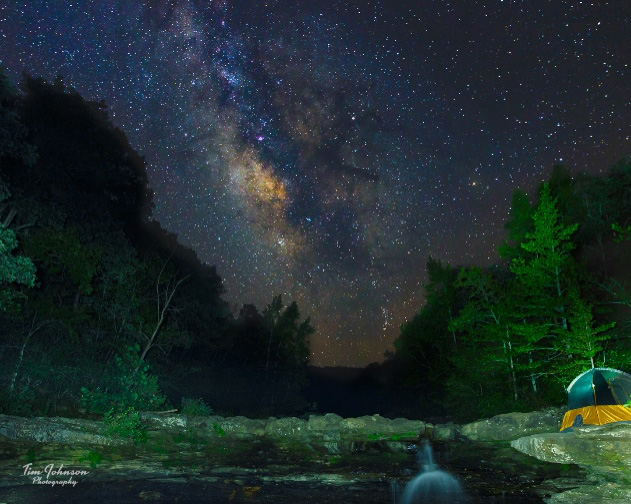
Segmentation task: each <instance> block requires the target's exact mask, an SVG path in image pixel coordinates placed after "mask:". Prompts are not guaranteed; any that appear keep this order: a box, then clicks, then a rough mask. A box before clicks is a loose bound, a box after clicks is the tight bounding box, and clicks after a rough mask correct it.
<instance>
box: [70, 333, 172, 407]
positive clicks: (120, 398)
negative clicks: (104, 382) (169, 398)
mask: <svg viewBox="0 0 631 504" xmlns="http://www.w3.org/2000/svg"><path fill="white" fill-rule="evenodd" d="M139 351H140V347H139V345H132V346H129V347H127V352H126V353H125V354H124V355H123V356H122V357H120V356H116V357H115V359H114V368H113V369H112V373H111V380H110V383H109V386H108V387H106V388H105V389H101V388H97V389H96V390H88V389H87V388H85V387H84V388H82V389H81V393H82V397H81V402H82V404H83V406H84V407H85V408H86V409H87V410H88V411H91V412H96V413H105V412H108V411H114V412H116V413H120V412H126V411H128V410H130V409H132V410H138V411H143V410H157V409H160V408H161V407H162V406H164V404H165V402H166V397H165V396H164V395H162V393H161V392H160V388H159V386H158V378H157V377H156V376H154V375H151V374H150V373H149V368H150V366H149V363H147V362H145V361H142V360H140V357H139V356H138V352H139Z"/></svg>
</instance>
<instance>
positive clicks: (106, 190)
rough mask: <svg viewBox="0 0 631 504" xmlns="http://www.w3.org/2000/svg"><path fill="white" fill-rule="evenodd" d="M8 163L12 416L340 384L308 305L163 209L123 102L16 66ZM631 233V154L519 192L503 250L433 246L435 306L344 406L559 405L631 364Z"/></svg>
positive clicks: (303, 400)
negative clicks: (322, 369) (460, 258)
mask: <svg viewBox="0 0 631 504" xmlns="http://www.w3.org/2000/svg"><path fill="white" fill-rule="evenodd" d="M0 168H1V170H0V177H1V178H0V327H2V331H1V333H0V363H1V366H0V413H10V414H19V415H60V414H63V415H99V416H103V415H105V418H106V419H109V421H110V422H113V423H116V422H121V421H124V420H126V419H127V420H129V419H132V420H133V419H134V418H135V417H134V415H137V412H138V411H139V410H161V409H169V408H174V409H175V408H177V409H186V408H187V407H188V408H189V411H201V412H209V411H211V408H215V411H216V412H217V413H221V414H226V415H229V414H246V415H249V416H265V415H271V414H275V415H286V414H306V413H307V412H308V411H309V409H310V408H311V409H312V410H313V409H315V408H317V406H316V405H315V404H314V401H315V399H316V398H320V399H319V400H320V402H321V403H322V401H325V400H327V397H330V396H331V393H332V391H333V388H334V387H335V383H336V382H335V380H334V379H333V380H332V379H331V378H330V376H328V375H327V377H325V378H322V376H321V375H318V373H314V372H313V370H311V371H309V368H308V364H309V337H310V335H311V334H312V333H313V331H314V328H313V326H312V325H311V322H310V319H309V318H303V316H302V315H301V313H300V310H299V308H298V306H297V305H296V303H295V302H290V303H289V304H285V300H283V299H282V298H281V297H280V296H274V295H273V293H270V303H269V304H268V305H267V306H265V307H263V308H257V307H255V306H252V305H244V306H242V307H241V308H240V309H231V307H230V303H229V302H228V301H227V300H225V299H224V297H223V296H224V294H225V293H224V288H223V285H222V279H221V277H220V276H219V274H218V273H217V271H216V270H215V268H214V267H211V266H208V265H206V264H204V263H202V262H201V261H200V260H199V258H198V257H197V256H196V254H195V252H194V251H192V250H190V249H188V248H186V247H185V246H183V245H182V244H180V243H179V242H178V240H177V237H176V236H175V235H173V234H172V233H169V232H168V231H166V230H164V229H163V228H162V227H161V226H160V224H159V223H157V222H156V221H154V220H152V208H153V195H152V192H151V189H150V188H149V185H148V179H147V174H146V169H145V168H146V167H145V161H144V159H143V158H142V156H140V155H139V154H138V153H137V152H135V151H134V149H133V148H132V147H131V146H130V144H129V141H128V139H127V137H126V136H125V134H124V133H123V132H122V131H120V130H119V129H118V128H116V127H115V126H114V125H113V124H112V122H111V120H110V118H109V116H108V113H107V109H106V106H105V104H104V103H102V102H94V101H88V100H85V99H84V98H82V97H81V96H80V95H79V94H78V93H77V92H76V91H74V90H72V89H69V88H67V87H66V86H65V85H64V83H63V82H62V80H61V79H57V80H56V81H55V82H52V83H51V82H47V81H45V80H43V79H39V78H33V77H30V76H24V78H23V80H22V82H21V84H20V89H19V90H17V89H15V88H14V87H13V86H12V85H11V84H10V82H9V80H8V79H7V78H6V77H5V76H4V75H0ZM630 236H631V160H629V159H625V160H622V161H620V162H619V163H617V164H616V165H615V166H613V167H612V168H611V171H610V172H609V174H608V175H607V176H602V177H599V176H593V175H579V176H575V177H573V176H571V174H570V171H569V170H568V169H567V168H565V167H563V166H555V167H554V169H553V171H552V173H551V176H550V179H549V180H548V181H547V182H545V183H542V184H541V186H540V187H539V188H538V190H537V193H536V195H535V196H534V197H532V198H529V197H528V196H527V195H526V194H525V193H524V192H522V191H519V190H517V191H515V193H514V194H513V200H512V207H511V214H510V218H509V221H508V222H507V223H506V241H505V243H504V244H503V245H502V246H501V247H500V248H499V251H498V252H499V257H500V258H501V259H500V260H499V261H498V263H497V264H495V265H493V266H491V267H478V266H467V267H459V266H458V265H449V264H444V263H443V262H441V261H440V260H439V259H438V258H429V260H428V262H427V278H428V279H429V280H428V283H427V285H426V286H425V304H424V306H422V307H421V308H420V310H419V311H418V312H417V314H416V315H415V316H414V317H413V318H412V319H411V320H409V321H407V322H406V323H404V324H403V325H402V327H401V332H400V335H399V337H398V338H397V339H396V341H395V345H394V346H395V350H394V352H387V353H386V360H385V361H384V363H382V364H376V363H375V364H372V365H370V366H369V367H368V368H366V369H365V370H363V371H362V372H359V373H355V374H353V373H351V375H352V379H351V378H349V380H351V381H352V380H354V382H353V385H352V387H351V388H350V389H349V390H350V392H349V395H348V396H346V397H343V394H342V395H340V398H339V400H338V404H346V406H347V409H348V411H352V412H353V414H361V413H362V412H363V414H372V413H375V412H381V413H382V414H386V415H391V416H394V415H401V416H419V415H425V416H427V415H429V414H430V413H431V414H439V413H441V414H448V415H450V416H451V417H453V418H455V419H458V420H464V419H472V418H475V417H479V416H485V415H491V414H495V413H500V412H504V411H510V410H525V409H532V408H536V407H541V406H545V405H550V404H559V403H561V402H563V401H564V400H565V398H566V395H565V387H566V386H567V385H568V383H569V382H570V381H571V379H572V378H573V377H574V376H575V375H576V374H578V373H580V372H581V371H584V370H585V369H588V368H590V367H592V366H603V365H604V366H611V367H618V368H620V369H623V370H627V371H631V364H629V363H628V362H629V357H630V356H631V338H629V337H628V335H629V331H630V330H631V277H630V273H631V271H630V268H631V265H629V261H628V260H627V258H628V257H631V240H629V237H630ZM308 373H310V374H311V376H312V378H313V379H314V380H316V381H317V380H320V385H322V387H324V388H322V387H321V388H320V389H318V387H317V386H314V384H312V385H311V389H309V388H306V386H307V384H308V380H307V376H308ZM333 374H335V373H333ZM338 375H339V373H338ZM351 375H349V376H351ZM327 380H328V381H327ZM340 383H341V382H340ZM323 384H324V385H323ZM340 386H344V384H343V383H341V385H340ZM353 387H354V388H353ZM362 387H363V388H362ZM327 389H328V391H329V392H327ZM360 389H361V393H359V392H358V391H359V390H360ZM375 391H377V392H378V393H377V392H375ZM334 395H335V394H334ZM350 396H355V398H357V397H360V396H361V398H362V399H361V400H362V401H364V402H363V403H362V405H361V407H359V408H356V409H355V410H353V409H352V408H351V407H350V406H349V404H348V401H347V399H348V397H350ZM415 398H416V399H415ZM321 406H322V404H321ZM326 407H327V409H328V410H333V409H334V408H335V406H334V404H327V405H326ZM356 410H357V411H356ZM321 412H324V413H325V412H327V411H321Z"/></svg>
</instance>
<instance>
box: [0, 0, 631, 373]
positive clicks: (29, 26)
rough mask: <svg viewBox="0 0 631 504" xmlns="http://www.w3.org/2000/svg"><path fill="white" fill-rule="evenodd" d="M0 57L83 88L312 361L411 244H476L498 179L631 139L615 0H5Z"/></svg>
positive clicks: (394, 313)
mask: <svg viewBox="0 0 631 504" xmlns="http://www.w3.org/2000/svg"><path fill="white" fill-rule="evenodd" d="M2 5H3V6H2V7H0V35H1V38H0V42H1V44H2V45H1V46H0V60H1V61H2V64H3V66H4V67H5V69H6V71H7V72H8V74H9V75H10V76H11V78H12V79H14V80H15V81H16V82H17V81H18V80H19V77H20V74H21V73H22V71H27V72H29V73H31V74H34V75H42V76H44V77H46V78H54V77H55V76H56V75H57V74H61V75H62V76H63V77H64V80H65V82H66V83H67V84H69V85H71V86H72V87H74V88H76V89H77V90H78V91H79V92H81V93H82V94H83V95H84V96H85V97H87V98H90V99H103V100H105V101H106V103H107V104H108V105H109V107H110V113H111V115H112V117H113V119H114V121H115V123H116V124H117V125H119V126H120V127H121V128H122V129H124V131H125V132H126V133H127V134H128V136H129V138H130V140H131V142H132V144H133V145H134V146H135V148H136V149H137V150H138V151H139V152H141V153H142V154H144V155H145V156H146V159H147V163H148V172H149V177H150V181H151V185H152V187H153V188H154V191H155V199H156V209H155V211H154V217H155V218H156V219H157V220H159V221H160V222H161V223H162V224H163V225H164V226H165V227H166V228H167V229H169V230H171V231H173V232H175V233H177V234H178V236H179V237H180V240H181V241H182V242H183V243H184V244H186V245H187V246H190V247H192V248H193V249H194V250H195V251H196V252H197V253H198V255H199V256H200V258H201V259H202V260H204V261H206V262H208V263H210V264H214V265H216V266H217V268H218V271H219V273H220V274H221V276H222V277H223V278H224V283H225V286H226V288H227V294H226V296H225V297H226V299H227V300H228V301H230V302H231V303H232V304H234V305H236V306H239V305H240V304H242V303H254V304H256V305H257V306H259V307H263V306H265V305H266V304H267V303H269V302H270V301H271V299H272V297H273V295H275V294H282V295H283V297H284V299H285V300H286V301H289V300H292V299H296V300H297V301H298V304H299V307H300V309H301V312H302V314H303V315H311V316H312V320H313V322H314V325H315V326H316V328H317V333H316V334H315V335H314V336H313V337H312V343H311V344H312V352H313V355H312V361H313V362H314V363H316V364H338V365H339V364H347V365H363V364H366V363H368V362H370V361H374V360H380V359H381V358H382V356H383V352H384V351H385V350H386V349H387V348H388V347H389V346H390V345H391V343H392V341H393V339H394V338H395V337H396V336H397V335H398V328H399V325H400V324H401V323H402V322H403V321H404V320H405V319H406V318H407V317H410V316H411V315H412V314H413V313H414V312H415V311H416V310H417V309H418V308H419V307H420V306H421V304H422V302H423V283H424V282H425V280H426V279H425V263H426V261H427V258H428V256H429V255H430V254H431V255H433V256H434V257H437V258H440V259H442V260H443V261H448V262H450V263H452V264H471V263H477V264H488V263H490V262H492V261H494V260H496V253H495V250H496V248H497V246H498V245H499V244H500V242H501V241H502V239H503V237H504V232H503V224H504V222H505V220H506V217H507V213H508V209H509V201H510V197H511V192H512V191H513V190H514V189H516V188H518V187H521V188H524V189H526V190H528V191H530V192H532V190H533V188H534V187H535V186H536V184H537V183H538V182H540V181H541V180H543V179H544V178H546V177H547V175H548V174H549V173H550V169H551V167H552V165H553V164H554V163H556V162H563V163H564V164H567V165H568V166H569V167H570V168H571V169H572V171H573V172H574V173H577V172H579V171H587V172H590V173H606V171H607V170H608V168H609V166H610V165H611V164H612V163H613V162H614V161H616V160H617V159H618V158H620V157H622V156H623V155H629V154H631V140H630V134H631V132H630V127H629V125H630V124H631V104H630V100H631V84H629V82H630V81H631V44H630V38H629V37H628V33H629V29H630V28H631V7H630V5H631V4H629V3H628V2H623V1H615V2H610V3H607V2H598V5H596V6H594V5H590V4H589V3H588V2H582V3H579V2H575V1H570V2H563V1H558V2H547V1H546V2H543V1H541V2H539V1H535V0H531V1H528V2H525V1H517V0H513V1H509V0H505V1H500V0H497V1H486V2H475V1H466V2H465V1H462V2H455V1H451V2H448V1H415V2H413V1H409V2H408V1H399V2H390V1H380V2H378V1H362V2H350V1H342V2H324V1H322V2H315V1H273V0H270V1H267V2H266V1H263V0H261V1H256V2H252V1H250V2H245V1H243V0H240V1H232V0H224V1H209V0H205V1H203V0H181V1H177V0H173V1H166V0H157V1H137V0H125V1H122V0H121V1H112V0H98V1H96V0H95V1H90V0H76V1H74V2H70V1H68V2H66V1H61V0H58V1H44V0H40V1H36V0H30V1H28V2H19V1H11V0H9V2H3V4H2Z"/></svg>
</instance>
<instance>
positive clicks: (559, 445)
mask: <svg viewBox="0 0 631 504" xmlns="http://www.w3.org/2000/svg"><path fill="white" fill-rule="evenodd" d="M511 446H512V447H513V448H515V449H517V450H519V451H520V452H522V453H525V454H527V455H530V456H532V457H536V458H537V459H539V460H543V461H545V462H555V463H559V464H577V465H578V466H580V467H582V468H584V469H585V470H586V471H587V475H588V476H587V481H585V484H584V485H581V486H580V487H578V488H575V489H573V490H569V491H566V492H563V493H560V494H557V495H554V496H552V497H551V498H550V499H549V500H548V501H547V502H549V503H550V504H570V503H571V504H592V503H594V502H603V503H607V504H623V503H624V504H627V503H629V502H631V424H629V423H613V424H606V425H599V426H595V425H586V426H582V427H575V428H574V429H573V430H572V431H571V432H556V433H548V434H536V435H531V436H527V437H522V438H519V439H516V440H514V441H512V442H511Z"/></svg>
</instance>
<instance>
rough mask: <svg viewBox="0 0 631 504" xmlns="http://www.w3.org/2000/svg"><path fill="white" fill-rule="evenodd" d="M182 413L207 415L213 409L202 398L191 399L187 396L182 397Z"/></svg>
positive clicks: (210, 413) (211, 412)
mask: <svg viewBox="0 0 631 504" xmlns="http://www.w3.org/2000/svg"><path fill="white" fill-rule="evenodd" d="M181 413H182V415H189V416H209V415H212V414H213V410H212V408H211V407H210V406H208V404H206V403H205V402H204V400H203V399H201V398H199V399H192V398H189V397H183V398H182V411H181Z"/></svg>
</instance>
